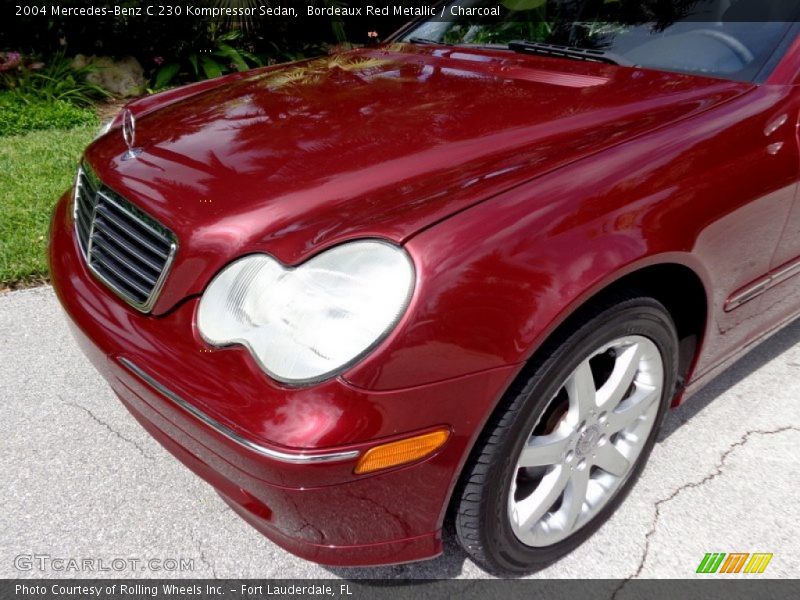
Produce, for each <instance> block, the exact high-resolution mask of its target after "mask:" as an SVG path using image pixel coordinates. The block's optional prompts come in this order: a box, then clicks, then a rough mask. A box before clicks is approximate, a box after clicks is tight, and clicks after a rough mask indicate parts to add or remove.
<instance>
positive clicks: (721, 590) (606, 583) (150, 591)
mask: <svg viewBox="0 0 800 600" xmlns="http://www.w3.org/2000/svg"><path fill="white" fill-rule="evenodd" d="M714 577H715V576H711V578H709V579H701V580H665V579H651V580H612V579H601V580H532V579H528V580H487V579H481V580H467V579H454V580H413V579H412V580H364V579H360V580H349V581H348V580H324V579H323V580H258V579H249V580H244V579H238V580H237V579H226V580H211V579H188V580H166V579H163V580H132V579H130V580H125V579H117V580H90V579H82V580H77V579H76V580H55V579H53V580H3V581H2V582H0V599H2V600H11V599H13V600H91V599H93V598H100V599H102V600H152V599H161V600H173V599H174V600H179V599H180V600H185V599H187V598H192V599H197V600H266V599H279V598H280V599H283V598H296V599H307V600H311V599H318V598H331V599H336V600H373V599H374V600H384V599H386V600H406V599H408V600H439V599H449V598H459V599H460V600H489V599H502V600H539V599H541V600H545V599H546V600H562V599H563V600H579V599H582V598H591V599H592V600H605V599H608V600H625V599H629V600H634V599H635V600H638V599H654V600H655V599H662V598H663V599H665V600H666V599H680V600H716V599H720V600H750V599H753V598H758V599H764V600H767V599H769V600H783V599H787V600H788V599H790V598H791V599H794V598H797V597H798V595H800V580H783V581H780V580H772V579H763V578H761V577H759V576H754V577H753V578H752V579H747V580H743V579H741V578H737V579H722V578H714Z"/></svg>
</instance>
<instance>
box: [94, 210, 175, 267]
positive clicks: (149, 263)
mask: <svg viewBox="0 0 800 600" xmlns="http://www.w3.org/2000/svg"><path fill="white" fill-rule="evenodd" d="M94 230H95V236H94V243H95V244H96V243H98V241H100V243H102V244H103V245H107V246H108V245H110V246H111V247H112V248H113V249H114V250H116V251H117V252H119V251H121V252H123V253H124V254H125V255H126V256H127V257H128V260H132V261H134V262H138V263H139V264H140V265H141V266H142V267H147V270H148V271H150V272H152V273H154V274H155V279H158V276H159V275H160V273H161V269H162V267H163V261H162V264H161V265H159V264H158V263H157V262H156V261H154V260H153V259H152V258H148V257H147V256H145V255H144V253H142V252H140V251H139V250H137V249H136V248H134V247H132V246H131V245H130V244H129V243H127V242H126V241H125V240H124V239H122V238H121V237H114V235H113V232H106V230H104V229H102V228H101V223H100V219H95V222H94Z"/></svg>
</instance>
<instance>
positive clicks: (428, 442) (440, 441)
mask: <svg viewBox="0 0 800 600" xmlns="http://www.w3.org/2000/svg"><path fill="white" fill-rule="evenodd" d="M449 437H450V431H449V430H447V429H439V430H437V431H431V432H429V433H423V434H422V435H415V436H414V437H410V438H406V439H404V440H398V441H396V442H390V443H388V444H382V445H380V446H375V447H374V448H370V449H369V450H367V451H366V452H365V453H364V456H362V457H361V458H360V459H359V461H358V464H357V465H356V469H355V473H356V475H362V474H364V473H371V472H373V471H379V470H381V469H388V468H389V467H396V466H398V465H404V464H406V463H410V462H414V461H415V460H419V459H420V458H425V457H426V456H430V455H431V454H433V453H434V452H436V450H438V449H439V448H441V447H442V446H444V443H445V442H446V441H447V438H449Z"/></svg>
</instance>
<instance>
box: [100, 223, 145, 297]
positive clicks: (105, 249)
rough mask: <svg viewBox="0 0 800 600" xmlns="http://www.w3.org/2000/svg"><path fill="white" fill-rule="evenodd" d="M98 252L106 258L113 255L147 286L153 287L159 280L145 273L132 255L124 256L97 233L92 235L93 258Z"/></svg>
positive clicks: (113, 257)
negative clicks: (132, 258) (131, 257)
mask: <svg viewBox="0 0 800 600" xmlns="http://www.w3.org/2000/svg"><path fill="white" fill-rule="evenodd" d="M98 252H102V254H103V255H104V256H106V258H108V257H111V258H112V259H113V260H114V262H116V263H118V264H119V265H120V266H122V267H123V268H124V269H125V270H126V271H128V272H129V273H132V274H133V276H134V277H136V278H138V279H139V281H140V282H141V283H143V284H144V285H145V286H149V287H151V288H152V287H153V286H154V285H155V284H156V282H157V281H158V276H159V275H160V273H158V272H157V273H156V275H155V276H154V275H151V274H149V273H145V272H144V271H143V270H142V269H141V268H140V267H139V266H138V265H136V264H135V263H134V262H133V261H132V260H131V259H130V257H127V256H124V255H123V254H122V253H121V252H118V251H116V250H114V248H113V247H112V246H111V244H109V243H108V242H107V241H106V240H104V239H103V238H101V237H98V236H97V235H94V236H92V258H96V255H97V253H98Z"/></svg>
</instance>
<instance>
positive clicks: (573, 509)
mask: <svg viewBox="0 0 800 600" xmlns="http://www.w3.org/2000/svg"><path fill="white" fill-rule="evenodd" d="M588 487H589V468H588V467H586V468H584V469H580V470H578V471H572V477H570V479H569V483H568V484H567V486H566V488H565V489H564V506H565V513H564V529H565V531H570V530H572V529H574V527H575V523H577V521H578V517H580V515H581V508H582V507H583V503H584V501H585V500H586V490H587V488H588Z"/></svg>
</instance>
